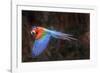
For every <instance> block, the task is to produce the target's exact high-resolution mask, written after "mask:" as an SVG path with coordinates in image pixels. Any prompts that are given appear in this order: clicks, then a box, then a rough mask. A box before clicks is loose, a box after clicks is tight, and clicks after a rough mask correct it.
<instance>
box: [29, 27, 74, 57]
mask: <svg viewBox="0 0 100 73" xmlns="http://www.w3.org/2000/svg"><path fill="white" fill-rule="evenodd" d="M31 35H32V37H34V38H35V41H34V42H33V45H32V57H36V56H39V55H40V54H41V53H43V51H44V50H45V49H46V48H47V46H48V43H49V41H50V38H51V37H53V38H56V39H62V40H68V41H70V40H76V39H75V38H72V35H70V34H65V33H62V32H58V31H55V30H49V29H46V28H44V27H33V28H32V30H31Z"/></svg>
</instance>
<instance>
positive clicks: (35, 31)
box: [31, 27, 44, 39]
mask: <svg viewBox="0 0 100 73" xmlns="http://www.w3.org/2000/svg"><path fill="white" fill-rule="evenodd" d="M43 32H44V29H43V27H33V28H32V30H31V35H32V36H33V37H34V38H35V39H40V38H41V37H42V34H43Z"/></svg>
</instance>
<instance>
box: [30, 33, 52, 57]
mask: <svg viewBox="0 0 100 73" xmlns="http://www.w3.org/2000/svg"><path fill="white" fill-rule="evenodd" d="M50 36H51V35H50V34H46V35H45V36H43V37H42V38H41V39H38V40H35V42H34V44H33V48H32V57H35V56H38V55H40V54H41V53H42V52H43V51H44V50H45V49H46V47H47V45H48V43H49V41H50Z"/></svg>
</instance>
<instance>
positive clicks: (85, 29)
mask: <svg viewBox="0 0 100 73" xmlns="http://www.w3.org/2000/svg"><path fill="white" fill-rule="evenodd" d="M32 26H42V27H45V28H47V29H48V28H49V29H51V30H57V31H60V32H64V33H67V34H72V35H73V37H74V38H76V39H78V40H76V41H73V40H72V41H70V42H69V41H65V40H58V39H54V38H51V40H50V43H49V45H48V47H47V48H46V50H45V51H44V52H43V53H42V54H41V55H40V56H38V57H36V58H32V56H31V49H32V45H33V42H34V39H33V38H32V36H31V34H30V31H31V29H32ZM89 58H90V14H89V13H68V12H65V13H64V12H46V11H25V10H23V11H22V62H36V61H57V60H58V61H59V60H84V59H89Z"/></svg>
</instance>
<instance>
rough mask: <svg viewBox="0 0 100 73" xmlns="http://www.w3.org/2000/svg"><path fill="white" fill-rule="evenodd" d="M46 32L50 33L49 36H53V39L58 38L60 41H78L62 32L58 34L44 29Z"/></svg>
mask: <svg viewBox="0 0 100 73" xmlns="http://www.w3.org/2000/svg"><path fill="white" fill-rule="evenodd" d="M44 30H45V31H46V32H48V33H49V34H51V36H52V37H54V38H58V39H62V40H69V41H70V40H76V39H75V38H73V37H72V35H70V34H65V33H62V32H57V31H53V30H48V29H44Z"/></svg>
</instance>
